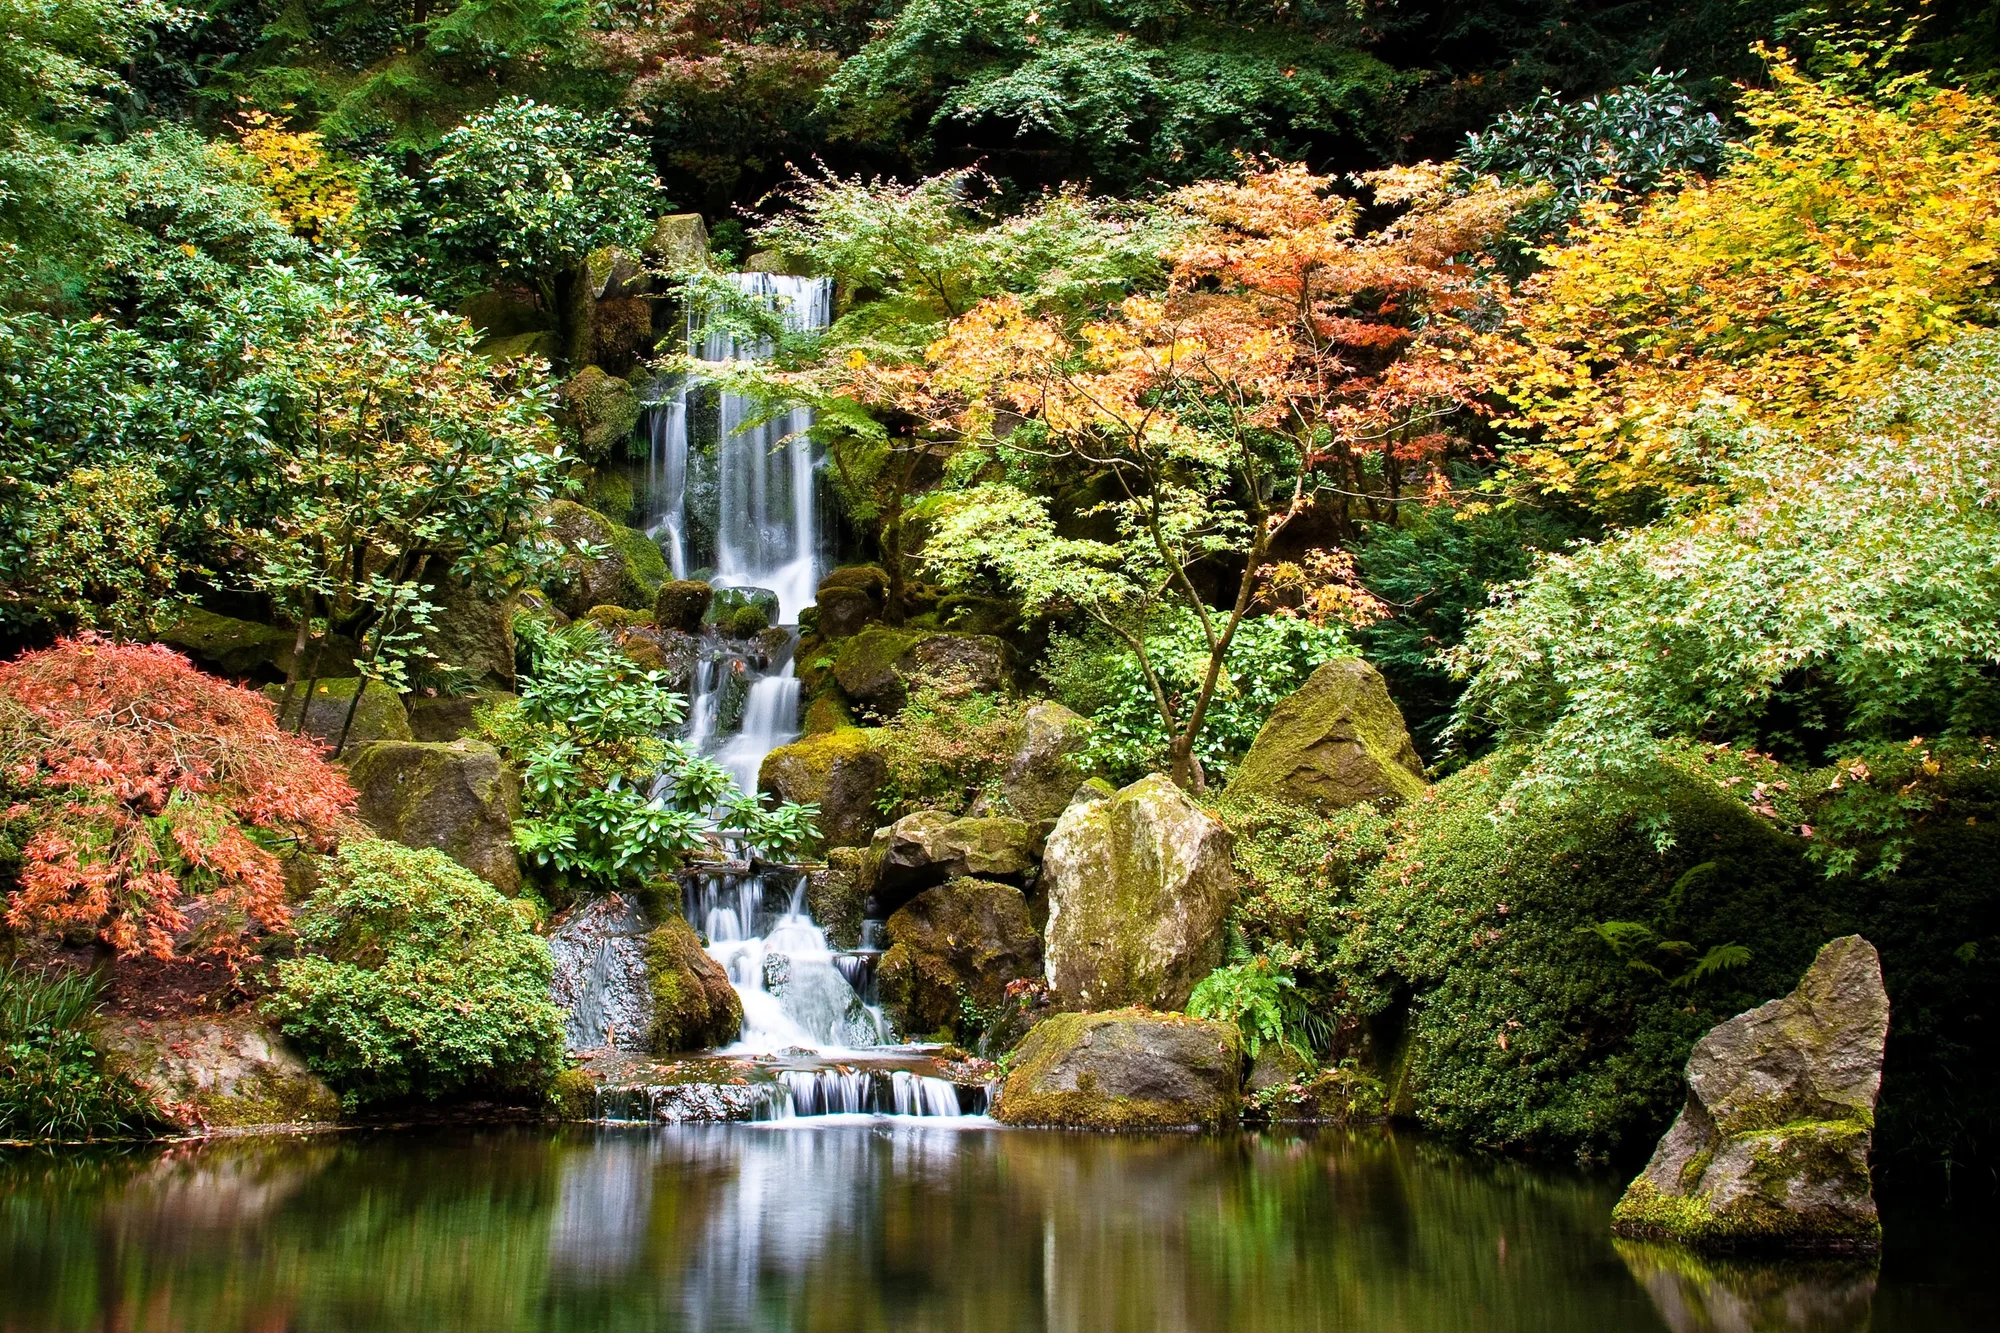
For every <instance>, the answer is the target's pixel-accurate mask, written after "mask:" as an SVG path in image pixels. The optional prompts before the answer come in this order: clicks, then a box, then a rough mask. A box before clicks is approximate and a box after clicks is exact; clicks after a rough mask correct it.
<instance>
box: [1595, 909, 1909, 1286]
mask: <svg viewBox="0 0 2000 1333" xmlns="http://www.w3.org/2000/svg"><path fill="white" fill-rule="evenodd" d="M1888 1032H1889V995H1888V992H1887V991H1886V990H1884V989H1883V986H1882V964H1881V960H1880V959H1879V958H1878V957H1877V956H1876V953H1875V947H1874V946H1873V945H1871V944H1870V943H1868V941H1867V940H1864V939H1862V938H1861V937H1860V936H1859V935H1848V936H1844V937H1842V938H1840V939H1837V940H1834V941H1832V942H1831V943H1829V944H1827V945H1826V946H1824V947H1823V948H1821V949H1820V951H1819V956H1818V957H1817V958H1815V959H1814V960H1813V964H1812V966H1811V967H1809V968H1807V969H1806V974H1805V976H1804V977H1803V978H1802V979H1801V980H1800V981H1799V985H1798V988H1797V989H1796V990H1794V991H1793V992H1792V993H1791V994H1790V995H1787V996H1784V997H1783V998H1782V999H1777V1000H1772V1001H1771V1002H1770V1003H1768V1004H1764V1005H1760V1006H1758V1007H1757V1008H1755V1009H1752V1010H1750V1011H1749V1012H1748V1013H1745V1014H1738V1015H1737V1016H1736V1017H1735V1018H1732V1019H1730V1020H1728V1021H1727V1022H1725V1023H1720V1024H1718V1025H1716V1026H1715V1027H1714V1028H1713V1029H1711V1030H1710V1031H1709V1034H1708V1035H1707V1036H1705V1037H1703V1038H1702V1039H1701V1040H1700V1041H1699V1042H1697V1043H1695V1048H1694V1052H1693V1054H1692V1055H1690V1056H1689V1057H1688V1067H1687V1078H1688V1100H1687V1106H1686V1108H1685V1109H1683V1110H1682V1111H1681V1114H1680V1118H1679V1119H1677V1120H1675V1121H1674V1124H1673V1128H1671V1129H1669V1130H1668V1131H1667V1134H1666V1137H1665V1138H1663V1139H1661V1140H1660V1146H1659V1148H1658V1149H1657V1150H1656V1151H1655V1152H1654V1153H1653V1160H1652V1161H1651V1162H1649V1163H1648V1164H1647V1166H1646V1169H1645V1171H1644V1172H1642V1173H1641V1174H1640V1176H1639V1178H1638V1179H1637V1180H1634V1181H1633V1182H1632V1184H1631V1186H1630V1187H1629V1188H1628V1189H1627V1190H1626V1191H1625V1197H1624V1198H1623V1199H1621V1200H1619V1203H1618V1207H1617V1208H1616V1209H1615V1210H1614V1211H1613V1212H1612V1215H1611V1220H1612V1228H1613V1230H1615V1231H1616V1232H1617V1233H1618V1234H1619V1235H1621V1236H1626V1237H1630V1238H1639V1239H1657V1240H1670V1241H1676V1242H1679V1243H1683V1244H1688V1245H1693V1246H1697V1247H1707V1248H1716V1249H1785V1250H1834V1251H1839V1250H1867V1249H1873V1248H1875V1247H1876V1246H1878V1245H1879V1244H1880V1242H1881V1235H1882V1226H1881V1222H1880V1220H1879V1219H1878V1218H1877V1216H1876V1211H1875V1196H1874V1193H1873V1189H1872V1186H1871V1182H1870V1179H1869V1173H1868V1150H1869V1147H1870V1144H1871V1141H1872V1138H1873V1129H1874V1124H1875V1095H1876V1093H1877V1092H1878V1091H1879V1090H1880V1089H1881V1086H1882V1048H1883V1043H1884V1041H1885V1040H1886V1039H1887V1037H1888Z"/></svg>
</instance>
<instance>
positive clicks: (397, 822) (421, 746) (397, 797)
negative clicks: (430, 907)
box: [347, 740, 521, 894]
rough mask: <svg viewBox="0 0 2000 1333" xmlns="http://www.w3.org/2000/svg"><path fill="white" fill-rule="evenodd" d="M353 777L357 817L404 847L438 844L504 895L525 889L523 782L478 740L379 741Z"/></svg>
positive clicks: (359, 756) (366, 750)
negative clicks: (517, 832)
mask: <svg viewBox="0 0 2000 1333" xmlns="http://www.w3.org/2000/svg"><path fill="white" fill-rule="evenodd" d="M347 772H348V776H349V778H350V779H351V780H352V781H353V783H354V789H355V791H356V792H357V793H358V794H359V796H360V799H359V800H358V801H357V802H356V804H355V810H354V812H355V814H357V815H359V816H360V818H361V820H362V822H363V823H365V824H367V825H368V826H369V827H370V828H372V829H374V830H375V832H376V833H377V834H379V835H381V836H382V837H384V838H387V839H389V840H390V841H392V842H400V843H402V844H403V845H404V846H405V847H418V848H422V847H435V848H437V849H438V850H439V851H441V852H443V853H444V854H445V855H447V856H449V857H451V859H452V860H454V861H456V862H458V863H459V864H460V865H462V866H464V867H465V868H466V869H467V870H470V871H471V872H472V873H473V874H475V875H478V876H479V877H480V878H481V879H483V880H485V881H486V882H487V883H489V884H491V885H492V886H493V887H494V888H496V889H498V890H500V891H501V892H502V893H508V894H512V893H516V892H519V890H520V887H521V870H520V865H519V863H518V862H517V861H516V860H515V856H514V824H515V822H516V821H517V820H519V819H520V818H521V784H520V780H519V779H518V778H516V777H515V775H514V770H513V769H512V768H510V767H509V766H508V765H507V764H506V763H505V762H504V761H503V760H502V759H501V758H500V753H499V751H497V750H495V749H494V748H493V747H492V746H490V745H487V744H484V743H482V742H479V741H465V740H460V741H450V742H443V743H440V742H422V741H378V742H376V743H374V744H372V745H364V746H362V747H361V748H360V749H359V750H358V751H357V752H356V753H355V755H354V757H353V758H352V759H350V760H349V761H348V765H347Z"/></svg>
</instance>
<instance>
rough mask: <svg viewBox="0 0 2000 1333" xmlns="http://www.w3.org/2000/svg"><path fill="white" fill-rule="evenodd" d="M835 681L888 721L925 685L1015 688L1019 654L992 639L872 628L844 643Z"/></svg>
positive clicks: (836, 660) (857, 701)
mask: <svg viewBox="0 0 2000 1333" xmlns="http://www.w3.org/2000/svg"><path fill="white" fill-rule="evenodd" d="M833 676H834V679H835V680H836V681H838V682H839V683H840V688H841V691H842V692H843V693H845V694H846V695H847V697H848V698H849V699H850V700H852V701H853V702H854V703H855V704H856V705H858V706H859V707H861V708H865V709H868V710H870V711H872V712H874V713H876V714H877V715H879V716H882V717H889V716H892V715H893V714H895V713H896V712H898V711H900V710H901V709H902V707H903V705H904V703H906V702H907V701H908V699H909V692H910V690H911V689H912V688H914V687H916V686H918V685H921V684H927V683H928V684H933V685H936V684H944V683H947V682H952V681H956V682H959V683H961V684H963V685H966V686H968V687H970V688H972V689H976V690H986V691H991V692H1000V691H1005V690H1009V689H1011V688H1012V687H1013V683H1014V650H1013V649H1012V648H1010V647H1008V646H1007V644H1006V643H1005V642H1004V641H1003V640H1000V639H996V638H993V637H992V636H990V635H984V634H950V633H944V632H941V631H935V630H932V631H924V630H908V629H906V630H895V629H890V628H889V627H887V626H885V625H870V626H869V627H868V628H866V629H864V630H862V631H861V632H860V633H858V634H856V635H854V636H852V637H851V638H848V639H846V640H844V641H842V642H841V645H840V649H839V652H838V653H837V654H836V655H835V657H834V662H833Z"/></svg>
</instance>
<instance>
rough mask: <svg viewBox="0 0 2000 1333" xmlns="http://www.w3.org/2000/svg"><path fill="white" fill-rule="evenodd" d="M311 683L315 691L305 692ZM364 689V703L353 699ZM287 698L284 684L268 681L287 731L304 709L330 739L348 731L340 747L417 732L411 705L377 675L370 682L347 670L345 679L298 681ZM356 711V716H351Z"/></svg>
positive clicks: (314, 729) (314, 730)
mask: <svg viewBox="0 0 2000 1333" xmlns="http://www.w3.org/2000/svg"><path fill="white" fill-rule="evenodd" d="M308 684H310V685H311V686H312V697H311V699H310V700H308V699H307V698H306V687H307V685H308ZM357 691H358V692H359V693H360V695H361V700H360V703H359V704H358V705H357V704H356V702H355V698H354V696H355V694H356V692H357ZM289 693H290V696H291V697H290V698H289V699H287V698H286V694H287V690H286V688H285V687H284V686H283V685H266V686H265V687H264V694H265V697H267V698H268V699H270V701H271V702H272V703H273V704H275V705H277V707H278V724H279V725H280V726H282V727H284V728H285V729H286V730H287V731H291V730H294V729H296V728H297V727H298V725H299V714H300V712H301V711H303V712H304V714H305V722H306V726H305V729H306V731H307V732H308V733H310V734H311V735H314V736H317V737H319V738H320V739H321V740H323V741H325V742H326V743H327V744H328V745H332V744H333V743H334V742H335V741H336V740H339V739H340V738H341V736H342V733H343V732H345V734H346V739H345V741H344V742H343V743H342V747H341V753H342V754H343V755H345V754H352V753H353V752H354V751H355V750H356V749H357V748H359V747H360V746H363V745H367V744H369V743H370V742H372V741H406V740H409V739H411V737H412V736H413V735H415V733H414V732H412V731H411V730H410V714H409V710H408V709H406V708H404V707H403V697H402V696H401V695H400V694H397V693H396V692H395V691H394V690H393V689H390V688H389V687H388V686H387V685H384V684H383V683H382V682H381V681H379V680H373V681H369V682H367V685H366V686H365V688H364V686H363V684H362V680H361V677H359V676H349V677H346V678H345V679H341V680H320V681H311V682H308V681H303V680H302V681H299V682H298V683H297V685H296V686H294V687H293V688H292V689H291V690H290V691H289ZM350 710H351V711H352V715H353V720H352V722H350V721H349V712H350Z"/></svg>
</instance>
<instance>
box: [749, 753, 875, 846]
mask: <svg viewBox="0 0 2000 1333" xmlns="http://www.w3.org/2000/svg"><path fill="white" fill-rule="evenodd" d="M888 779H889V764H888V761H887V760H886V759H884V758H883V757H882V754H881V752H880V751H878V750H877V749H876V748H875V745H874V742H873V740H872V739H871V737H870V735H869V733H868V732H867V731H866V730H865V729H863V728H861V727H841V728H838V729H836V730H834V731H828V732H822V733H820V734H818V735H813V736H806V737H803V738H801V739H800V740H797V741H794V742H793V743H792V744H790V745H781V746H779V747H778V748H777V749H775V750H773V751H771V753H769V754H768V755H766V756H764V764H763V767H762V768H760V769H759V770H758V773H757V786H758V789H759V790H761V791H766V792H769V793H771V794H772V795H774V796H776V797H777V798H778V799H779V800H782V801H797V802H800V803H801V804H804V803H807V802H811V803H813V804H816V805H818V806H819V834H820V841H821V844H822V845H823V846H825V847H860V846H865V845H866V844H867V842H868V840H869V839H870V838H872V837H873V836H874V834H875V822H876V819H877V815H876V813H875V800H876V798H877V797H878V796H880V795H881V792H882V784H883V783H884V782H886V781H888Z"/></svg>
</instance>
